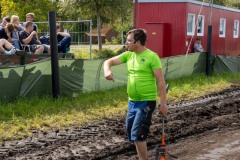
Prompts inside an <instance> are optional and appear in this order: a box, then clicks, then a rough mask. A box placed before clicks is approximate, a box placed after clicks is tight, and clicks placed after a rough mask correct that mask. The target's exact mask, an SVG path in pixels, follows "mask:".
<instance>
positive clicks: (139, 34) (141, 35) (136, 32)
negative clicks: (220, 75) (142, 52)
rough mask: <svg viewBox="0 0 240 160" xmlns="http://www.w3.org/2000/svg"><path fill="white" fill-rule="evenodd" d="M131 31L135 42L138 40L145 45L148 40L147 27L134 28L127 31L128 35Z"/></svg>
mask: <svg viewBox="0 0 240 160" xmlns="http://www.w3.org/2000/svg"><path fill="white" fill-rule="evenodd" d="M131 33H133V38H134V43H135V42H136V41H140V43H141V45H143V46H144V45H145V43H146V41H147V32H146V30H145V29H142V28H136V29H132V30H130V31H129V32H128V33H127V35H129V34H131Z"/></svg>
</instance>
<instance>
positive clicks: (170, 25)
mask: <svg viewBox="0 0 240 160" xmlns="http://www.w3.org/2000/svg"><path fill="white" fill-rule="evenodd" d="M134 5H135V6H134V9H135V15H134V16H135V17H134V18H135V19H134V27H135V28H145V29H146V30H147V32H148V42H147V44H146V46H147V47H148V48H150V49H152V50H153V51H155V52H157V53H158V54H159V56H160V57H169V56H176V55H184V54H186V53H193V52H194V51H193V45H194V43H195V39H196V37H200V38H201V41H202V45H203V48H204V49H205V50H207V35H208V26H209V25H210V24H212V53H213V54H216V55H231V56H238V55H240V35H239V34H240V33H239V23H240V22H239V21H240V10H238V9H233V8H228V7H223V6H219V5H212V4H209V3H204V2H199V1H193V0H135V3H134Z"/></svg>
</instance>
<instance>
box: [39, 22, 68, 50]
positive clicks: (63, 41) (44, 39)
mask: <svg viewBox="0 0 240 160" xmlns="http://www.w3.org/2000/svg"><path fill="white" fill-rule="evenodd" d="M56 29H57V41H58V52H59V53H66V52H67V51H68V50H69V47H70V44H71V36H70V34H69V33H67V32H61V27H60V25H59V24H57V25H56ZM49 38H50V37H49V35H46V36H41V37H40V41H41V43H42V44H47V45H50V42H49Z"/></svg>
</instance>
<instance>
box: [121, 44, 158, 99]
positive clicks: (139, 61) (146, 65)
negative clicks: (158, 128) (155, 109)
mask: <svg viewBox="0 0 240 160" xmlns="http://www.w3.org/2000/svg"><path fill="white" fill-rule="evenodd" d="M119 58H120V60H121V61H122V62H123V63H127V74H128V84H127V92H128V96H129V99H130V100H132V101H150V100H156V98H157V84H156V78H155V76H154V73H153V70H154V69H160V68H162V65H161V61H160V58H159V57H158V55H157V54H156V53H154V52H153V51H151V50H149V49H147V50H146V51H144V52H142V53H135V52H131V51H127V52H124V53H122V54H121V55H120V56H119Z"/></svg>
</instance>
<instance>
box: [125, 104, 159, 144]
mask: <svg viewBox="0 0 240 160" xmlns="http://www.w3.org/2000/svg"><path fill="white" fill-rule="evenodd" d="M147 107H150V108H151V112H149V113H147V112H146V111H145V108H147ZM155 107H156V101H130V100H129V101H128V113H127V117H126V129H127V136H128V140H129V141H130V142H134V141H145V140H146V137H145V138H140V137H139V133H140V132H141V131H140V130H141V126H142V123H143V120H144V118H146V116H147V115H148V120H149V121H151V117H152V112H153V111H154V109H155ZM149 118H150V119H149ZM149 127H150V124H149ZM147 134H148V131H147V133H146V136H147Z"/></svg>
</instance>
